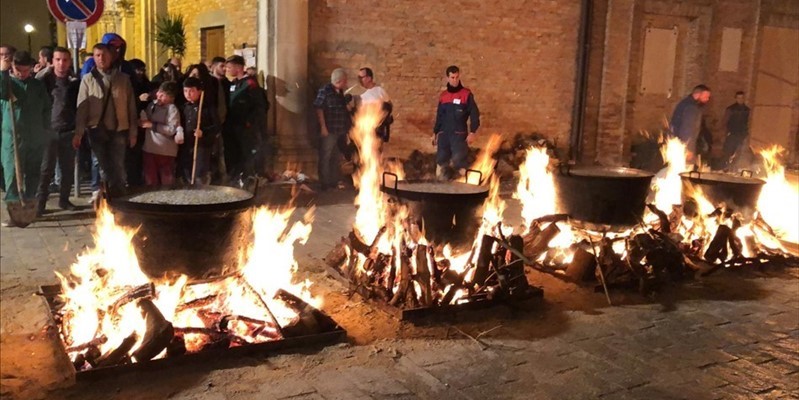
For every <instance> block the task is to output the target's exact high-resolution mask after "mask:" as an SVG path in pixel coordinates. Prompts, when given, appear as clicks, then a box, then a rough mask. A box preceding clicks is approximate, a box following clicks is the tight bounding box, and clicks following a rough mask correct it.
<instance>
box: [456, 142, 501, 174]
mask: <svg viewBox="0 0 799 400" xmlns="http://www.w3.org/2000/svg"><path fill="white" fill-rule="evenodd" d="M501 144H502V136H501V135H500V134H499V133H492V134H491V136H489V137H488V142H487V143H486V145H485V147H484V148H483V149H482V150H481V151H480V153H478V154H477V159H476V160H475V161H474V163H473V164H472V166H471V167H469V170H471V171H478V172H480V173H479V174H476V173H473V172H470V171H466V173H465V174H464V176H463V177H462V178H461V179H460V180H459V181H460V182H465V183H469V184H472V185H480V184H482V183H483V182H486V181H487V180H488V179H489V178H490V177H491V175H492V174H493V173H494V165H495V164H496V161H494V154H495V153H496V152H497V150H498V149H499V146H500V145H501Z"/></svg>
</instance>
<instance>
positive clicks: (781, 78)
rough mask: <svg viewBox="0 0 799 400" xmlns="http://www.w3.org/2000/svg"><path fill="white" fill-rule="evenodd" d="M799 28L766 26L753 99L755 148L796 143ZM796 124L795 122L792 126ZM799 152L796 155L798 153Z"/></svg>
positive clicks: (793, 144)
mask: <svg viewBox="0 0 799 400" xmlns="http://www.w3.org/2000/svg"><path fill="white" fill-rule="evenodd" d="M796 49H799V30H796V29H788V28H777V27H772V26H766V27H764V28H763V38H762V42H761V47H760V57H759V60H758V66H757V71H756V73H757V77H756V79H757V81H756V82H757V84H756V85H757V86H756V88H755V95H754V99H753V101H752V104H751V106H752V120H751V122H750V123H751V135H752V138H751V141H752V145H754V147H755V148H761V147H765V146H768V145H771V144H779V145H780V146H782V147H784V148H786V149H789V150H790V149H793V148H794V146H796V135H797V133H796V132H797V127H796V125H795V123H796V122H795V120H793V121H792V119H793V115H792V113H793V112H794V109H793V105H794V104H795V102H797V101H799V51H797V50H796ZM792 125H793V126H792ZM795 156H796V155H794V157H795Z"/></svg>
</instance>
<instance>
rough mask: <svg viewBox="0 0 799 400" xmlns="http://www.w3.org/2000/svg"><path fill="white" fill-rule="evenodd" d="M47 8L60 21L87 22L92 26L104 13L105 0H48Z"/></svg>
mask: <svg viewBox="0 0 799 400" xmlns="http://www.w3.org/2000/svg"><path fill="white" fill-rule="evenodd" d="M47 8H49V9H50V14H53V17H54V18H55V19H57V20H58V21H61V22H63V23H66V22H67V21H78V22H85V23H86V26H91V25H92V24H94V23H95V22H97V20H98V19H100V16H102V15H103V0H47Z"/></svg>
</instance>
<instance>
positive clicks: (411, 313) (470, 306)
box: [325, 266, 544, 323]
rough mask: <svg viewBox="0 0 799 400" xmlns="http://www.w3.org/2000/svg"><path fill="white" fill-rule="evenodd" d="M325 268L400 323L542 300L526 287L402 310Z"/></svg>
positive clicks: (539, 293)
mask: <svg viewBox="0 0 799 400" xmlns="http://www.w3.org/2000/svg"><path fill="white" fill-rule="evenodd" d="M325 268H326V269H327V273H328V274H329V275H330V276H331V277H332V278H334V279H336V280H337V281H339V282H341V283H342V284H344V285H346V286H347V287H349V288H351V289H352V290H354V291H355V292H356V293H358V294H359V295H361V297H363V298H364V299H365V300H366V302H367V303H369V304H370V305H372V306H374V307H375V308H377V309H379V310H380V311H383V312H385V313H387V314H389V315H391V316H393V317H395V318H397V319H399V320H400V321H408V322H412V323H415V322H421V321H422V320H423V319H424V318H426V317H451V316H454V315H456V314H457V313H459V312H469V311H475V310H480V309H485V308H490V307H497V306H508V307H514V306H519V305H521V304H522V303H526V302H530V301H541V300H542V299H543V298H544V291H543V290H542V289H541V288H538V287H535V286H527V289H526V290H525V292H524V293H521V294H516V295H514V296H512V297H509V296H506V297H497V298H492V299H490V298H488V297H485V296H483V297H480V296H472V297H471V298H470V301H469V302H466V303H460V304H448V305H445V306H433V307H420V308H406V309H402V308H399V307H394V306H392V305H389V304H387V303H386V302H383V301H380V300H379V299H375V298H374V294H373V293H372V292H371V291H369V290H368V289H367V288H364V287H363V286H354V287H353V285H352V282H351V281H350V280H349V279H347V277H345V276H344V275H342V274H341V272H340V271H339V270H337V269H335V268H333V267H330V266H327V267H325Z"/></svg>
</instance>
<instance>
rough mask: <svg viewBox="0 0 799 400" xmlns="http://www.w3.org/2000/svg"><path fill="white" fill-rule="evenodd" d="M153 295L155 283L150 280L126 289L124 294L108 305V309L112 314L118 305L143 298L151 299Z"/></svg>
mask: <svg viewBox="0 0 799 400" xmlns="http://www.w3.org/2000/svg"><path fill="white" fill-rule="evenodd" d="M154 296H155V285H154V284H153V283H152V282H148V283H145V284H144V285H140V286H136V287H135V288H133V289H131V290H129V291H127V292H126V293H125V294H124V295H122V296H121V297H120V298H118V299H117V300H116V301H115V302H114V304H112V305H111V307H109V310H111V313H112V314H116V313H117V310H119V308H120V307H122V306H124V305H125V304H128V303H130V302H131V301H134V300H138V299H144V298H149V299H152V298H153V297H154Z"/></svg>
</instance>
